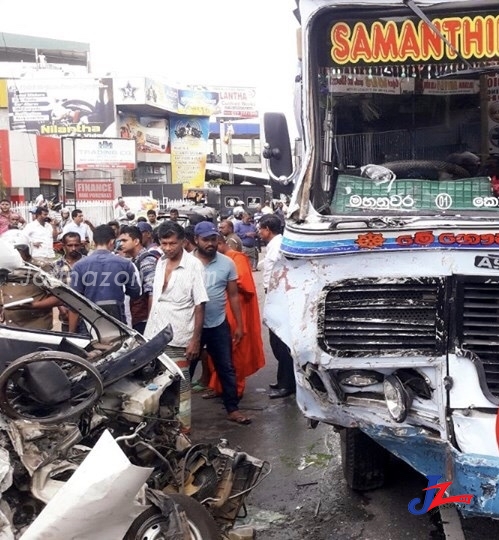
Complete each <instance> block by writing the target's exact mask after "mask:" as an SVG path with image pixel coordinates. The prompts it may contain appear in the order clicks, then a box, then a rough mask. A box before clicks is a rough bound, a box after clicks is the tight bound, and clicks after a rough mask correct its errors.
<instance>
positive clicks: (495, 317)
mask: <svg viewBox="0 0 499 540" xmlns="http://www.w3.org/2000/svg"><path fill="white" fill-rule="evenodd" d="M456 304H457V305H456V308H457V312H458V313H460V314H462V316H459V317H456V323H457V325H456V326H457V336H456V337H457V345H458V347H460V348H461V349H463V350H464V351H471V352H472V353H473V354H474V355H476V356H477V357H478V359H479V360H480V364H481V366H482V368H483V372H484V373H483V375H484V376H485V381H486V383H487V387H488V389H489V391H490V392H491V394H492V395H493V396H495V397H499V282H498V281H497V280H493V279H490V278H487V279H479V278H475V279H473V278H468V277H466V278H460V279H458V282H457V302H456Z"/></svg>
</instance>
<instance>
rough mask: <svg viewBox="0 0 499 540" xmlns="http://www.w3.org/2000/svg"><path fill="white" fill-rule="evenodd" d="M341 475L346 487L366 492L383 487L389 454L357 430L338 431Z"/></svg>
mask: <svg viewBox="0 0 499 540" xmlns="http://www.w3.org/2000/svg"><path fill="white" fill-rule="evenodd" d="M340 441H341V461H342V465H343V475H344V476H345V480H346V482H347V485H348V487H350V488H351V489H354V490H356V491H368V490H371V489H377V488H380V487H382V486H383V485H384V483H385V476H386V472H387V467H388V459H389V456H390V454H389V452H388V451H387V450H385V449H384V448H383V447H382V446H380V445H379V444H378V443H377V442H375V441H374V440H373V439H371V437H368V436H367V435H366V434H365V433H363V432H362V431H361V430H360V429H358V428H345V429H342V430H341V431H340Z"/></svg>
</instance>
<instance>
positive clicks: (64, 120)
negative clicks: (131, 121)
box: [8, 77, 116, 137]
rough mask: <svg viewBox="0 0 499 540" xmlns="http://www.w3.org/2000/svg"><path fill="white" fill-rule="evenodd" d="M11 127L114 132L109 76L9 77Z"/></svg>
mask: <svg viewBox="0 0 499 540" xmlns="http://www.w3.org/2000/svg"><path fill="white" fill-rule="evenodd" d="M8 97H9V124H10V129H11V130H12V131H27V132H30V133H35V134H36V135H52V136H54V135H55V136H68V135H70V136H71V135H75V136H78V137H98V136H103V135H104V136H106V135H108V136H109V135H112V136H114V135H116V131H115V129H116V127H115V124H114V120H115V119H114V100H113V80H112V79H111V78H105V79H97V78H92V77H88V78H76V79H75V78H67V77H61V78H59V77H57V78H54V79H15V80H14V79H12V80H9V81H8Z"/></svg>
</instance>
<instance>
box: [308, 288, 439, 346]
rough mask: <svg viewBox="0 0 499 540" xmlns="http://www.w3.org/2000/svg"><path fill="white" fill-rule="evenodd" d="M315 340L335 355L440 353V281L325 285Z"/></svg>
mask: <svg viewBox="0 0 499 540" xmlns="http://www.w3.org/2000/svg"><path fill="white" fill-rule="evenodd" d="M324 294H325V296H324V301H323V306H322V307H323V309H322V314H321V315H322V317H320V320H319V336H320V338H319V343H320V346H321V348H322V349H323V350H325V351H326V352H329V353H331V354H334V355H336V356H339V357H349V356H360V357H363V356H374V355H382V356H387V355H388V356H395V355H409V354H430V355H435V354H442V351H443V333H442V331H441V330H442V323H443V321H442V319H443V317H442V311H443V306H444V301H443V297H444V287H443V280H439V279H433V278H418V279H400V280H390V281H389V282H387V281H386V280H382V281H381V280H375V279H372V280H348V281H342V282H341V283H339V284H338V285H335V286H330V287H326V289H325V290H324Z"/></svg>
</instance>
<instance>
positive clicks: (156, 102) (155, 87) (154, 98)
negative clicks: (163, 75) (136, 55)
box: [145, 79, 178, 112]
mask: <svg viewBox="0 0 499 540" xmlns="http://www.w3.org/2000/svg"><path fill="white" fill-rule="evenodd" d="M145 84H146V90H145V97H146V104H147V105H152V106H153V107H158V108H160V109H164V110H167V111H171V112H177V108H178V95H177V90H176V89H175V88H172V87H171V86H168V85H166V84H165V83H163V82H160V81H155V80H153V79H146V80H145Z"/></svg>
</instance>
